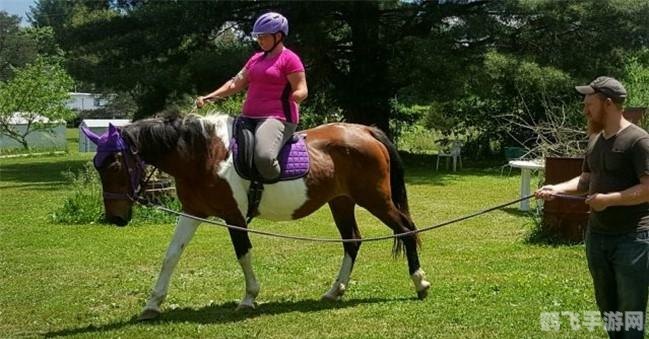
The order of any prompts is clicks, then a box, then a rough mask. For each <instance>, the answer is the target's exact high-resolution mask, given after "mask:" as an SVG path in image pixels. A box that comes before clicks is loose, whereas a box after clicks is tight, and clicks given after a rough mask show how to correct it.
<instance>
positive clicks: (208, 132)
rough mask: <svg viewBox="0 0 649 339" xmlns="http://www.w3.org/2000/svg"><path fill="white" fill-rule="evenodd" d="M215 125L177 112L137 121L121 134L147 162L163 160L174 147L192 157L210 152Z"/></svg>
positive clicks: (125, 128) (193, 115)
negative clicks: (209, 147)
mask: <svg viewBox="0 0 649 339" xmlns="http://www.w3.org/2000/svg"><path fill="white" fill-rule="evenodd" d="M213 135H214V127H213V126H212V125H211V124H205V123H204V122H203V121H202V117H201V116H200V115H196V114H188V115H186V116H183V115H181V114H180V113H178V112H173V113H171V114H166V115H165V116H162V117H155V118H149V119H142V120H138V121H136V122H134V123H132V124H130V125H127V126H125V127H124V128H123V129H122V136H123V137H124V138H125V139H126V140H128V142H129V144H131V145H132V146H133V147H134V148H135V150H136V151H137V152H139V153H140V154H141V156H142V157H143V158H144V159H145V160H148V161H155V160H157V159H161V158H162V157H163V156H164V155H166V154H169V153H170V152H172V151H174V150H178V151H179V152H181V154H184V155H187V156H190V157H194V158H196V157H199V158H202V157H204V156H206V155H207V151H208V146H209V144H210V140H211V137H212V136H213Z"/></svg>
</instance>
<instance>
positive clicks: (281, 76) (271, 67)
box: [243, 48, 304, 124]
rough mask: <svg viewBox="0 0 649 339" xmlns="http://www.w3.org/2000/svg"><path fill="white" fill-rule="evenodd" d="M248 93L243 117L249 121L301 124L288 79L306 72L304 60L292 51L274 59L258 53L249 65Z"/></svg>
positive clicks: (286, 51) (287, 50) (247, 71)
mask: <svg viewBox="0 0 649 339" xmlns="http://www.w3.org/2000/svg"><path fill="white" fill-rule="evenodd" d="M245 68H246V76H247V78H248V92H247V94H246V100H245V102H244V103H243V116H244V117H248V118H257V119H259V118H276V119H279V120H283V121H288V122H291V123H294V124H297V123H298V122H299V119H300V114H299V109H298V105H297V104H296V103H295V102H294V101H293V100H290V99H289V97H290V95H291V92H292V89H291V84H290V83H289V82H288V78H287V77H286V76H287V75H289V74H291V73H295V72H304V65H302V61H301V60H300V57H298V56H297V54H295V53H294V52H293V51H291V50H290V49H288V48H284V49H283V50H282V52H281V53H279V54H278V55H276V56H273V57H264V53H263V52H259V53H255V54H254V55H253V56H252V57H251V58H250V60H248V62H246V66H245Z"/></svg>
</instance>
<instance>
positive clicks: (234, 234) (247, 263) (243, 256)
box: [228, 222, 259, 310]
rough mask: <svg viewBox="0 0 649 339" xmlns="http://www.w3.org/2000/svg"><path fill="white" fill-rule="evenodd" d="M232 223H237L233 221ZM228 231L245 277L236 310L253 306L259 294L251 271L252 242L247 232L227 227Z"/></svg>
mask: <svg viewBox="0 0 649 339" xmlns="http://www.w3.org/2000/svg"><path fill="white" fill-rule="evenodd" d="M228 224H230V222H228ZM231 225H232V224H231ZM233 225H238V224H237V223H235V224H233ZM228 231H229V232H230V238H231V239H232V245H233V246H234V251H235V253H236V254H237V260H239V264H240V265H241V269H242V270H243V276H244V278H245V279H246V295H245V296H244V297H243V300H241V302H240V303H239V306H237V310H240V309H247V308H255V298H257V295H258V294H259V283H257V278H256V277H255V273H254V272H253V271H252V263H251V261H252V254H251V252H250V250H251V249H252V244H251V243H250V238H249V237H248V233H247V232H241V231H235V230H232V229H229V230H228Z"/></svg>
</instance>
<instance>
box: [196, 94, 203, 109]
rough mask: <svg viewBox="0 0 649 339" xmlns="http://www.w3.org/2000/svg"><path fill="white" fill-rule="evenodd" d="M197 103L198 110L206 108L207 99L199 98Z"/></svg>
mask: <svg viewBox="0 0 649 339" xmlns="http://www.w3.org/2000/svg"><path fill="white" fill-rule="evenodd" d="M195 103H196V107H197V108H203V106H205V97H202V96H199V97H197V98H196V102H195Z"/></svg>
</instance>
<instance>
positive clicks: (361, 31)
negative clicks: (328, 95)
mask: <svg viewBox="0 0 649 339" xmlns="http://www.w3.org/2000/svg"><path fill="white" fill-rule="evenodd" d="M378 6H379V4H378V2H373V1H372V2H370V1H368V2H354V3H352V4H350V13H349V16H348V20H349V25H350V28H351V32H352V33H351V35H352V52H351V57H350V71H349V75H348V77H347V79H345V80H346V81H345V84H342V86H341V88H342V89H343V91H344V93H341V94H342V95H341V98H342V100H341V105H342V107H343V109H344V111H345V113H344V114H345V118H346V120H347V121H349V122H355V123H360V124H364V125H376V126H377V127H379V128H380V129H381V130H383V131H384V132H386V133H387V134H388V135H391V133H390V124H389V122H390V106H389V98H390V96H391V90H390V88H389V85H390V83H389V81H388V79H387V68H388V65H387V64H386V58H385V57H384V53H385V47H384V45H383V43H382V42H381V36H380V34H379V33H380V32H379V27H380V23H379V18H380V15H379V13H378V11H379V7H378Z"/></svg>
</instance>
